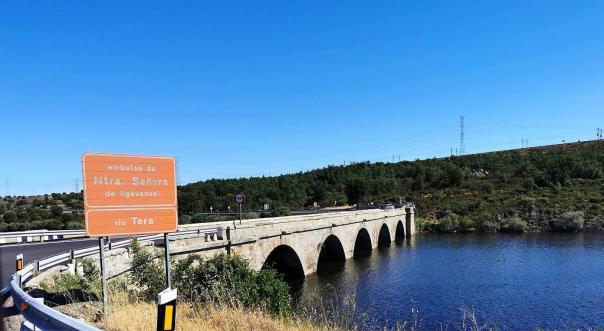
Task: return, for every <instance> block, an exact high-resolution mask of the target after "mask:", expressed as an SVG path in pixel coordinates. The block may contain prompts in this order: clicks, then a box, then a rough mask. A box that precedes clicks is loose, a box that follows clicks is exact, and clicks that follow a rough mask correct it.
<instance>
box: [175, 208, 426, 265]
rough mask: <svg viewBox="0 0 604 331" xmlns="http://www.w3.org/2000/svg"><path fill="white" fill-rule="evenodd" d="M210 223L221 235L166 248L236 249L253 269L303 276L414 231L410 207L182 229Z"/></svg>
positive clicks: (214, 251)
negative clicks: (217, 237) (212, 238)
mask: <svg viewBox="0 0 604 331" xmlns="http://www.w3.org/2000/svg"><path fill="white" fill-rule="evenodd" d="M212 226H214V227H219V228H221V229H222V234H223V235H222V238H220V239H219V240H216V241H211V240H208V238H205V240H204V239H199V238H194V239H184V240H176V241H174V243H171V249H170V251H171V252H172V254H174V255H175V257H176V258H178V256H179V255H183V254H190V253H195V254H201V255H205V256H211V255H215V254H218V253H227V254H238V255H241V256H243V257H245V258H246V259H248V260H249V261H250V263H251V265H252V267H253V268H255V269H261V268H263V267H268V266H270V267H274V268H276V269H277V270H278V271H279V272H281V273H283V274H285V275H287V276H304V275H308V274H311V273H314V272H316V271H317V266H318V264H319V262H320V261H330V260H331V261H337V260H340V261H343V260H346V259H349V258H352V257H353V256H354V255H355V254H357V253H360V252H362V251H369V250H372V249H375V248H377V247H378V246H381V245H390V243H391V242H392V241H395V240H396V241H402V240H404V238H406V237H411V236H413V235H415V232H416V229H415V217H414V211H413V208H400V209H393V210H378V209H372V210H359V211H346V212H334V213H324V214H313V215H304V216H288V217H276V218H264V219H254V220H244V221H243V222H241V223H239V221H235V222H220V223H219V224H218V223H216V224H203V225H199V224H192V225H186V226H184V228H183V230H184V229H196V228H197V229H203V228H209V227H212ZM200 241H202V242H200Z"/></svg>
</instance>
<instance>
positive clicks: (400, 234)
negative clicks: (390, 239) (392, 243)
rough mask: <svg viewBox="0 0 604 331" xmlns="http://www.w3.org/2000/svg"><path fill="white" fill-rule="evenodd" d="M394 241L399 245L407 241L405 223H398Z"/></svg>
mask: <svg viewBox="0 0 604 331" xmlns="http://www.w3.org/2000/svg"><path fill="white" fill-rule="evenodd" d="M394 240H396V242H397V243H402V242H403V241H404V240H405V225H404V224H403V221H398V222H397V223H396V234H395V236H394Z"/></svg>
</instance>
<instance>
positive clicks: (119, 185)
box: [82, 153, 178, 237]
mask: <svg viewBox="0 0 604 331" xmlns="http://www.w3.org/2000/svg"><path fill="white" fill-rule="evenodd" d="M82 173H83V177H84V178H83V179H84V180H83V183H84V187H83V188H84V211H85V219H86V234H87V235H88V236H90V237H105V236H118V235H134V234H145V233H162V232H163V233H167V232H175V231H176V228H177V226H178V211H177V199H176V162H175V160H174V159H173V158H171V157H165V156H140V155H124V154H104V153H84V154H83V155H82Z"/></svg>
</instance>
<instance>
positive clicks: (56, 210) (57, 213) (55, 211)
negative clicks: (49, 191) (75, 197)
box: [51, 206, 63, 217]
mask: <svg viewBox="0 0 604 331" xmlns="http://www.w3.org/2000/svg"><path fill="white" fill-rule="evenodd" d="M51 212H52V216H54V217H61V215H63V207H61V206H53V207H52V209H51Z"/></svg>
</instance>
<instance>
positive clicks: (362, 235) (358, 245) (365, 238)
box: [354, 228, 373, 254]
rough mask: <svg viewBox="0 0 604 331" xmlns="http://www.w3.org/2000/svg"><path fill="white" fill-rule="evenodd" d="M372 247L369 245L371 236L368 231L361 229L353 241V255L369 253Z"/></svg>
mask: <svg viewBox="0 0 604 331" xmlns="http://www.w3.org/2000/svg"><path fill="white" fill-rule="evenodd" d="M372 249H373V246H372V245H371V236H370V235H369V231H367V229H365V228H361V229H360V230H359V232H358V233H357V236H356V239H355V241H354V252H355V254H356V253H358V252H361V251H371V250H372Z"/></svg>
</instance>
